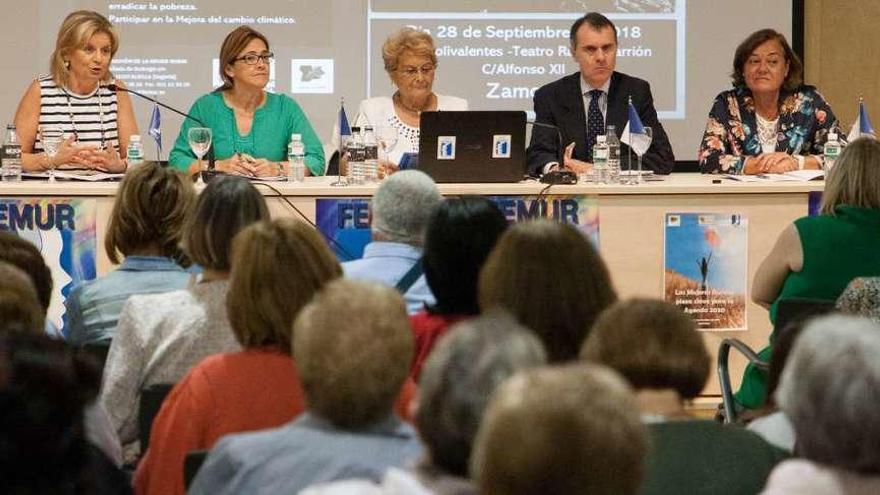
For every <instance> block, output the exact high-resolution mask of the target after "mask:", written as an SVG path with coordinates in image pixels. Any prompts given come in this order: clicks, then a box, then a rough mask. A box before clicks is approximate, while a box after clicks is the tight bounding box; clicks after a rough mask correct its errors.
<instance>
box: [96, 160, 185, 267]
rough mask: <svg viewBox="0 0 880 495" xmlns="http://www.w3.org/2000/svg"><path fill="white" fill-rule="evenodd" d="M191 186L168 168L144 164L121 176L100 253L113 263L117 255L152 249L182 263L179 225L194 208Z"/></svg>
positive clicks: (183, 177) (182, 223) (117, 261)
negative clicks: (103, 253) (102, 250)
mask: <svg viewBox="0 0 880 495" xmlns="http://www.w3.org/2000/svg"><path fill="white" fill-rule="evenodd" d="M195 202H196V193H195V189H194V188H193V185H192V182H191V181H190V180H189V178H187V177H186V176H184V175H183V174H181V173H179V172H177V171H175V170H174V169H171V168H162V167H160V166H159V165H158V164H156V163H145V164H143V165H141V166H139V167H136V168H135V169H133V170H131V171H129V172H128V173H127V174H125V178H124V179H122V184H120V186H119V191H118V192H117V194H116V201H114V202H113V212H112V213H111V214H110V223H109V225H108V226H107V235H106V236H105V237H104V249H105V250H106V251H107V257H108V258H110V261H112V262H113V263H119V261H120V260H119V256H118V253H122V255H123V256H128V255H130V254H131V253H133V252H134V251H136V250H137V249H142V248H145V247H150V246H155V247H157V248H158V249H159V253H160V254H161V255H162V256H167V257H169V258H174V259H175V260H177V261H183V260H184V256H183V253H182V251H181V249H180V240H181V237H182V236H183V225H184V222H185V221H186V219H187V215H189V213H190V210H191V209H192V207H193V206H194V205H195Z"/></svg>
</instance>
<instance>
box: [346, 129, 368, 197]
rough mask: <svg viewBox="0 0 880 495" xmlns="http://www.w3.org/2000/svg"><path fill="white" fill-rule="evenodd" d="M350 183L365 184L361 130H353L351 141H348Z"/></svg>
mask: <svg viewBox="0 0 880 495" xmlns="http://www.w3.org/2000/svg"><path fill="white" fill-rule="evenodd" d="M348 183H349V184H363V183H364V141H363V138H362V137H361V128H360V127H352V128H351V139H350V140H349V141H348Z"/></svg>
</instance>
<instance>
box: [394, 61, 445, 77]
mask: <svg viewBox="0 0 880 495" xmlns="http://www.w3.org/2000/svg"><path fill="white" fill-rule="evenodd" d="M436 68H437V67H435V66H434V65H433V64H425V65H423V66H421V67H404V68H402V69H397V72H398V73H399V74H400V75H402V76H403V77H406V78H407V79H415V78H416V77H418V76H419V74H421V75H423V76H425V77H430V76H432V75H434V69H436Z"/></svg>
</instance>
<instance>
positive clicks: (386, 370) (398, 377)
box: [292, 279, 413, 430]
mask: <svg viewBox="0 0 880 495" xmlns="http://www.w3.org/2000/svg"><path fill="white" fill-rule="evenodd" d="M292 345H293V353H292V354H293V358H294V360H295V361H296V364H297V369H298V370H299V375H300V381H301V382H302V385H303V389H304V391H305V395H306V403H307V404H308V408H309V411H311V412H313V413H315V414H317V415H318V416H320V417H322V418H324V419H327V420H329V421H330V422H331V423H333V424H334V425H336V426H337V427H339V428H342V429H346V430H357V429H362V428H366V427H369V426H371V425H373V424H375V423H377V422H379V421H381V420H383V419H385V418H387V417H388V416H389V415H390V414H391V409H392V406H393V404H394V400H395V398H396V397H397V395H398V393H399V392H400V388H401V385H402V384H403V381H404V379H405V378H406V376H407V374H408V372H409V365H410V362H411V361H412V356H413V339H412V332H411V330H410V327H409V318H408V317H407V314H406V306H405V304H404V302H403V298H402V297H401V296H400V294H399V293H398V292H397V291H396V290H394V289H392V288H390V287H384V286H380V285H377V284H371V283H366V282H356V281H353V280H346V279H339V280H335V281H333V282H330V283H329V284H327V285H326V286H325V287H324V288H323V289H322V290H321V291H320V292H319V293H318V294H317V295H316V296H315V298H314V299H313V300H312V302H310V303H309V304H308V305H306V307H305V308H303V310H302V311H301V312H300V314H299V316H298V317H297V318H296V321H295V322H294V325H293V344H292Z"/></svg>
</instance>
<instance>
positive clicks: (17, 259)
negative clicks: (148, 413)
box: [0, 232, 122, 466]
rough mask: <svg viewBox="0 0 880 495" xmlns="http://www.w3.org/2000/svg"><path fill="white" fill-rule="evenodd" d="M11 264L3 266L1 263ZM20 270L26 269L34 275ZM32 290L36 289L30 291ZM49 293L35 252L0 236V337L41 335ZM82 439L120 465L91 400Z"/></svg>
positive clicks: (115, 441)
mask: <svg viewBox="0 0 880 495" xmlns="http://www.w3.org/2000/svg"><path fill="white" fill-rule="evenodd" d="M4 258H5V259H9V260H12V261H13V263H7V262H6V261H3V259H4ZM20 268H27V269H28V270H31V273H33V274H34V276H33V277H29V276H28V273H26V272H24V271H23V270H21V269H20ZM35 286H39V287H40V288H39V289H37V290H34V287H35ZM51 292H52V274H51V272H50V271H49V267H48V266H46V264H45V262H44V261H43V257H42V256H41V255H40V252H39V251H38V250H37V248H36V247H35V246H34V245H33V244H31V243H29V242H27V241H25V240H24V239H21V238H19V237H18V236H15V235H13V234H10V233H8V232H0V335H6V334H10V333H27V334H31V335H36V334H42V333H44V323H43V321H44V319H46V306H45V305H44V302H43V299H44V297H45V298H48V297H49V295H50V294H51ZM84 414H85V418H84V422H85V436H86V440H88V441H89V442H90V443H91V444H92V445H94V446H95V447H97V448H99V449H100V450H101V451H102V452H103V453H104V455H106V457H107V458H108V459H109V460H110V461H111V462H113V463H114V464H116V465H117V466H120V465H122V448H121V447H120V446H119V437H118V436H117V435H116V430H115V429H113V425H112V424H111V423H110V418H109V417H108V414H107V410H106V409H104V406H102V405H101V403H100V402H99V401H98V400H97V398H93V400H92V401H91V402H89V403H88V404H87V405H86V408H85V411H84Z"/></svg>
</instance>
